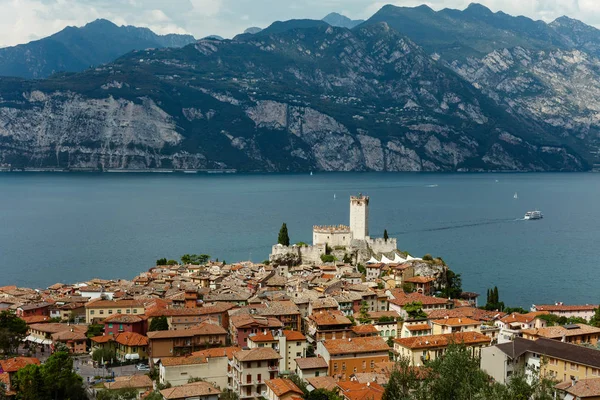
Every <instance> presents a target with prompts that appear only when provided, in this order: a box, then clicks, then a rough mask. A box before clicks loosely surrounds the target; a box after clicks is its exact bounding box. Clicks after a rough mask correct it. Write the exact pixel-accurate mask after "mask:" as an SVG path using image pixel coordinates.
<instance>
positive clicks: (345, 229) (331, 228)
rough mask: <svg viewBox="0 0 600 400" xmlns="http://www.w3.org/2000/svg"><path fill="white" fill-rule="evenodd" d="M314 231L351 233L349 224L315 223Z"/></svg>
mask: <svg viewBox="0 0 600 400" xmlns="http://www.w3.org/2000/svg"><path fill="white" fill-rule="evenodd" d="M313 232H317V233H350V227H349V226H347V225H315V226H313Z"/></svg>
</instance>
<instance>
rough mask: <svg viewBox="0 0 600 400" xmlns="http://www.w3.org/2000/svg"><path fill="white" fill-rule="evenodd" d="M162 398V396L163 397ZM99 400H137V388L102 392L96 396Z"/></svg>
mask: <svg viewBox="0 0 600 400" xmlns="http://www.w3.org/2000/svg"><path fill="white" fill-rule="evenodd" d="M161 397H162V396H161ZM96 399H97V400H134V399H137V390H136V389H135V388H123V389H117V390H102V391H99V392H98V395H97V396H96Z"/></svg>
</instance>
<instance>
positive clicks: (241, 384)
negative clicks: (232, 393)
mask: <svg viewBox="0 0 600 400" xmlns="http://www.w3.org/2000/svg"><path fill="white" fill-rule="evenodd" d="M254 385H255V383H254V381H250V382H248V381H242V382H240V386H254Z"/></svg>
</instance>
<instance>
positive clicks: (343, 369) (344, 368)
mask: <svg viewBox="0 0 600 400" xmlns="http://www.w3.org/2000/svg"><path fill="white" fill-rule="evenodd" d="M345 370H346V363H345V362H343V363H342V371H345Z"/></svg>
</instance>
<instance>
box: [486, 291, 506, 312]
mask: <svg viewBox="0 0 600 400" xmlns="http://www.w3.org/2000/svg"><path fill="white" fill-rule="evenodd" d="M484 308H485V309H486V310H490V311H493V310H500V311H502V310H504V303H503V302H501V301H500V295H499V293H498V287H497V286H494V288H493V289H489V290H488V293H487V301H486V304H485V306H484Z"/></svg>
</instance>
